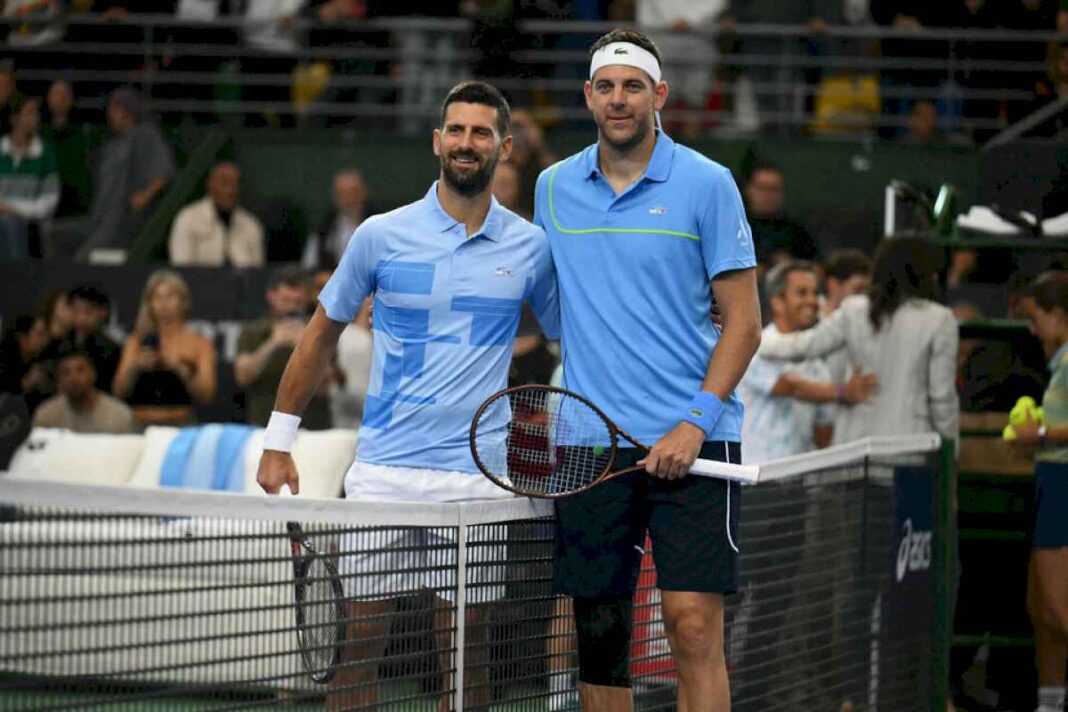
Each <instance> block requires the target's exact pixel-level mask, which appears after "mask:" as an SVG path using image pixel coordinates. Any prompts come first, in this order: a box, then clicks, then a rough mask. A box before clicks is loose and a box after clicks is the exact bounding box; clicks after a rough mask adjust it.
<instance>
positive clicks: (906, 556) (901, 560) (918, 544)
mask: <svg viewBox="0 0 1068 712" xmlns="http://www.w3.org/2000/svg"><path fill="white" fill-rule="evenodd" d="M896 564H897V565H896V566H895V567H894V574H895V577H896V578H897V581H898V583H900V582H901V581H902V580H904V578H905V574H907V573H908V572H909V571H927V570H928V569H930V568H931V532H930V530H928V531H913V530H912V519H911V518H910V519H906V520H905V522H904V523H903V524H902V525H901V544H899V545H898V547H897V562H896Z"/></svg>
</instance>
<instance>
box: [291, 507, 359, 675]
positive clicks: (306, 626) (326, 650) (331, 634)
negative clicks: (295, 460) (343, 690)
mask: <svg viewBox="0 0 1068 712" xmlns="http://www.w3.org/2000/svg"><path fill="white" fill-rule="evenodd" d="M286 531H288V532H289V550H290V553H292V554H293V592H294V595H295V597H296V614H297V644H298V646H299V647H300V657H301V660H302V661H303V662H304V670H305V672H307V673H308V677H310V678H311V679H312V680H313V681H314V682H318V683H320V684H325V683H327V682H330V680H331V678H333V677H334V671H335V669H336V667H337V663H338V660H339V659H340V657H341V643H342V642H343V641H344V640H345V604H344V601H345V591H344V589H343V588H342V587H341V577H340V576H338V573H337V567H336V566H334V563H333V562H332V561H330V560H329V559H328V558H326V557H325V556H323V555H322V554H321V553H319V551H318V550H317V549H316V548H315V546H314V545H313V544H312V543H311V540H310V539H309V538H308V537H307V535H305V534H304V532H303V531H302V530H301V528H300V524H298V523H296V522H286Z"/></svg>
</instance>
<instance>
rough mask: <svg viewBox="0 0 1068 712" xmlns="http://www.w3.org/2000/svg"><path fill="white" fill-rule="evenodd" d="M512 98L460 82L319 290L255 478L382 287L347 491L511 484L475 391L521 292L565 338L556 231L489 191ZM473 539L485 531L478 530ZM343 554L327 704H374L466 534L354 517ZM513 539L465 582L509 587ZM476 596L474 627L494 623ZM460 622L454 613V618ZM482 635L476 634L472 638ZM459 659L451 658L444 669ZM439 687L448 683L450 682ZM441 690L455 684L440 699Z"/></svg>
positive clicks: (276, 470) (481, 489) (288, 442)
mask: <svg viewBox="0 0 1068 712" xmlns="http://www.w3.org/2000/svg"><path fill="white" fill-rule="evenodd" d="M509 113H510V111H509V107H508V104H507V102H506V101H505V100H504V98H503V96H501V94H500V92H499V91H497V90H496V89H495V88H493V87H492V86H490V85H488V84H485V83H484V82H465V83H462V84H460V85H457V86H456V87H454V88H453V89H452V90H451V91H450V92H449V94H448V96H446V98H445V101H444V103H443V106H442V122H441V127H440V128H439V129H436V130H435V131H434V153H435V154H436V155H437V156H438V157H439V159H440V162H441V172H440V177H439V180H438V181H436V182H435V183H434V184H433V185H432V186H431V187H430V190H429V191H427V193H426V195H425V196H424V197H423V198H422V199H421V200H418V201H416V202H414V203H412V204H410V205H407V206H404V207H402V208H399V209H398V210H394V211H393V212H391V213H387V214H386V215H382V216H378V217H374V218H371V219H369V220H367V221H365V222H364V223H363V224H362V225H361V226H360V227H359V228H358V229H357V230H356V232H355V233H354V234H353V237H352V239H351V240H350V241H349V243H348V246H347V247H346V249H345V254H344V256H343V257H342V259H341V262H340V264H339V265H338V268H337V270H336V271H335V272H334V275H333V276H332V277H331V279H330V281H329V282H328V283H327V285H326V287H324V289H323V291H322V292H321V293H320V295H319V303H320V304H319V308H318V309H317V310H316V313H315V315H314V316H313V317H312V319H311V321H310V323H309V324H308V326H307V328H306V329H305V331H304V334H303V336H302V337H301V340H300V342H299V343H298V345H297V347H296V349H295V350H294V352H293V355H292V356H291V357H290V361H289V364H288V365H287V367H286V371H285V374H284V375H283V377H282V382H281V384H280V385H279V387H278V396H277V399H276V401H275V411H274V412H273V413H272V415H271V420H270V422H269V423H268V426H267V431H266V433H265V434H264V445H263V447H264V453H263V456H262V457H261V459H260V467H259V472H258V474H257V479H258V481H259V483H260V485H261V486H262V487H263V488H264V489H265V490H266V491H268V492H277V491H278V490H279V489H280V488H281V486H282V485H283V484H288V485H289V488H290V490H291V491H293V492H294V493H295V492H296V491H297V489H298V486H299V485H298V483H299V480H298V476H297V471H296V466H295V464H294V462H293V458H292V457H291V455H290V451H291V449H292V445H293V440H294V438H295V437H296V430H297V426H298V425H299V422H300V417H299V416H300V414H301V412H302V411H303V409H304V408H305V407H306V405H307V403H308V400H309V399H310V398H311V395H312V393H313V392H314V390H315V388H316V387H317V385H318V383H319V380H320V378H321V376H322V373H323V371H324V370H325V368H326V367H327V365H328V364H329V362H330V360H331V358H332V356H333V352H334V349H335V346H336V343H337V339H338V336H339V335H340V333H341V331H342V330H343V329H344V328H345V327H346V325H347V324H348V323H349V322H350V321H351V320H352V318H353V317H354V316H355V314H356V312H357V310H358V309H359V308H360V306H361V304H362V303H363V302H364V300H365V299H366V298H368V297H369V296H372V295H373V299H374V302H373V303H374V346H373V356H372V368H371V378H370V385H369V389H368V394H367V398H366V401H365V405H364V413H363V422H362V425H361V428H360V439H359V444H358V446H357V453H356V460H355V462H354V463H353V464H352V466H351V467H350V468H349V471H348V472H347V473H346V475H345V496H346V498H349V499H356V500H363V501H394V502H412V501H417V502H418V501H422V502H457V501H465V500H472V499H488V498H501V497H510V496H511V494H510V493H509V492H506V491H505V490H503V489H501V488H498V487H496V486H495V485H494V484H493V483H492V482H490V481H489V480H488V479H487V478H485V477H482V476H481V475H480V474H478V469H477V467H476V466H475V463H474V459H473V457H472V455H471V451H470V447H469V445H468V433H469V430H470V424H471V418H472V417H473V416H474V414H475V411H476V410H477V409H478V406H479V405H480V404H481V403H482V402H483V401H484V400H485V399H487V398H488V397H489V396H490V395H492V394H493V393H494V392H495V391H498V390H501V389H503V388H505V387H506V386H507V379H508V367H509V362H510V360H511V357H512V346H513V343H514V340H515V333H516V328H517V326H518V324H519V318H520V312H521V308H522V305H523V303H524V302H525V301H526V302H529V303H530V304H531V306H532V307H533V308H534V312H535V314H536V315H537V316H538V318H539V321H540V322H541V325H542V328H543V330H544V331H545V332H546V335H547V336H549V337H550V338H557V332H558V329H559V327H558V321H559V310H558V305H557V297H556V278H555V273H554V271H553V266H552V260H551V257H550V254H549V247H548V243H547V240H546V237H545V233H544V232H543V231H542V230H541V228H538V227H535V226H534V225H532V224H531V223H529V222H526V221H525V220H523V219H522V218H520V217H519V216H517V215H515V214H514V213H512V212H510V211H508V210H507V209H505V208H503V207H501V206H500V205H499V204H498V203H497V202H496V200H494V199H493V197H492V195H491V193H490V184H491V181H492V178H493V173H494V170H495V168H496V166H497V162H498V161H500V160H506V159H507V158H508V155H509V153H510V152H511V144H512V137H511V135H510V134H509V132H508V123H509ZM473 536H474V537H475V539H476V540H477V538H478V537H479V536H486V534H481V535H480V534H475V535H473ZM340 551H341V555H340V556H339V563H338V568H339V570H340V572H341V574H342V576H343V579H344V581H345V582H346V586H347V587H348V588H347V589H346V593H347V595H348V596H349V597H350V599H351V600H349V602H348V603H347V606H348V615H349V616H350V618H351V619H352V620H353V621H355V623H353V625H351V626H349V630H348V634H347V645H346V646H345V647H344V648H343V650H342V656H341V661H342V663H343V664H342V665H341V666H339V668H338V672H337V675H336V676H335V677H334V679H333V681H332V682H331V685H332V688H331V690H330V692H329V693H328V706H330V707H331V708H332V709H333V708H334V707H338V708H339V709H340V708H341V707H344V708H345V709H349V708H352V709H356V708H359V709H376V708H377V707H376V706H377V702H378V699H377V694H378V693H377V685H376V684H374V683H375V679H376V675H377V667H378V665H377V660H378V659H380V657H381V655H382V654H384V651H385V645H386V642H387V641H388V639H389V630H390V620H389V615H388V614H391V613H393V612H395V611H396V610H397V609H396V601H397V599H398V597H400V596H402V595H405V594H406V593H410V592H412V591H418V590H422V589H426V590H431V591H434V592H435V593H436V595H437V596H438V597H440V598H441V599H444V601H445V603H444V604H443V606H442V610H448V609H450V608H451V604H450V602H452V601H453V597H454V593H453V592H454V591H455V589H456V581H455V576H456V573H455V571H456V566H457V563H456V551H457V549H456V542H455V534H452V533H450V532H449V531H448V530H433V531H429V530H427V529H426V528H423V529H418V528H415V529H410V530H404V529H402V530H397V531H391V532H360V531H357V532H349V533H346V534H344V535H343V536H342V537H341V539H340ZM506 556H507V550H506V548H505V547H503V546H489V545H487V546H478V547H474V550H473V551H472V552H471V553H470V555H469V558H468V561H469V562H471V563H474V564H477V565H476V566H472V567H471V568H470V569H468V574H467V575H468V579H469V580H468V583H469V584H472V583H473V584H478V585H479V586H480V589H479V590H480V600H481V601H490V600H493V599H494V598H498V597H500V596H503V595H504V582H503V581H498V580H496V579H495V578H494V577H496V576H499V572H500V570H501V569H500V567H499V566H495V565H493V564H494V563H496V562H503V559H504V557H506ZM479 608H480V607H479V606H477V605H469V606H468V607H467V609H466V610H467V626H468V627H467V630H468V631H469V633H468V634H469V635H473V634H474V633H473V632H474V631H484V630H486V628H485V626H482V625H479V624H478V623H479V618H480V616H481V615H482V614H481V613H480V612H479ZM445 627H446V628H452V627H453V623H448V624H446V625H445ZM473 644H475V645H478V643H477V642H475V643H473ZM487 670H488V668H485V666H483V668H480V669H478V670H473V671H469V672H468V676H467V678H466V682H467V684H466V685H465V690H466V692H465V697H464V701H465V705H470V706H471V707H478V706H479V705H480V704H486V705H488V700H483V701H481V702H480V699H481V698H482V697H485V696H486V694H487V693H488V691H489V690H491V689H492V687H491V685H490V684H489V680H488V672H487ZM442 673H443V674H444V675H448V674H449V673H448V672H447V671H442ZM442 689H443V690H449V689H452V687H451V683H447V684H444V685H443V687H442ZM442 702H444V700H442Z"/></svg>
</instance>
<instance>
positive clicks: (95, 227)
mask: <svg viewBox="0 0 1068 712" xmlns="http://www.w3.org/2000/svg"><path fill="white" fill-rule="evenodd" d="M107 120H108V127H109V128H110V129H111V131H112V137H111V138H110V139H109V140H108V141H107V142H106V143H105V144H104V145H103V146H102V147H101V149H100V165H99V168H98V171H97V175H96V176H95V191H94V195H93V204H92V208H91V209H90V212H89V215H88V216H87V218H77V219H72V220H70V221H66V222H65V224H62V225H57V226H56V235H55V241H56V243H57V248H58V249H59V251H60V254H71V253H75V254H76V257H77V259H81V260H85V259H88V258H89V256H90V254H91V252H92V251H93V250H94V249H97V248H111V249H122V250H125V249H128V248H129V246H130V244H131V243H132V242H133V240H134V238H135V237H136V236H137V234H138V233H139V232H140V231H141V228H142V227H144V224H145V223H146V222H147V221H148V216H149V215H151V213H152V208H153V207H154V206H155V204H156V200H157V198H158V197H159V195H160V194H161V193H162V192H163V189H164V188H165V187H166V185H167V183H168V182H170V179H171V176H172V175H173V174H174V156H173V155H172V153H171V149H170V147H169V146H168V145H167V143H166V142H165V141H164V140H163V137H162V136H160V133H159V131H158V130H157V129H156V127H155V126H154V125H152V124H151V123H150V122H149V121H147V120H145V117H144V105H143V103H142V99H141V95H140V94H139V93H138V92H137V91H136V90H134V89H130V88H121V89H116V90H115V91H114V92H112V94H111V97H110V98H109V99H108V105H107Z"/></svg>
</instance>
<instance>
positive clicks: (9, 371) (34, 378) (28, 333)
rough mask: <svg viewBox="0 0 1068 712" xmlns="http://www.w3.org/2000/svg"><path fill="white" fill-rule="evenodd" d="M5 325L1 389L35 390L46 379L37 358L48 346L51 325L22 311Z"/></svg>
mask: <svg viewBox="0 0 1068 712" xmlns="http://www.w3.org/2000/svg"><path fill="white" fill-rule="evenodd" d="M4 326H5V329H4V336H3V339H2V340H0V392H2V393H17V394H21V395H27V394H30V393H33V392H34V391H36V390H37V389H38V387H39V386H40V385H41V383H42V381H43V380H44V378H45V376H44V373H43V371H42V370H41V368H40V366H38V365H37V364H36V360H37V356H38V355H39V354H40V353H41V352H42V351H43V350H44V348H45V346H47V345H48V327H47V326H45V321H44V319H42V318H41V317H39V316H33V315H31V314H19V315H18V316H15V317H14V318H12V319H11V321H10V322H9V323H7V324H5V325H4ZM31 411H32V409H31Z"/></svg>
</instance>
